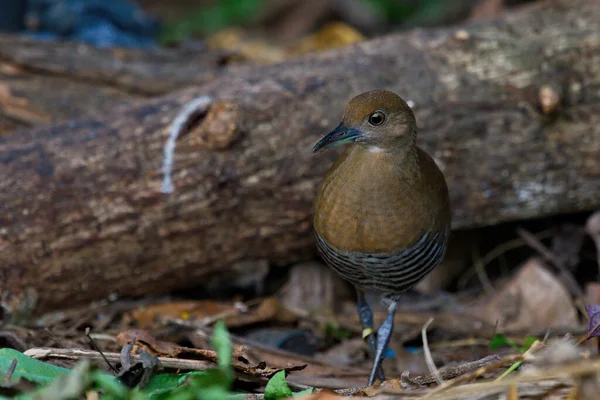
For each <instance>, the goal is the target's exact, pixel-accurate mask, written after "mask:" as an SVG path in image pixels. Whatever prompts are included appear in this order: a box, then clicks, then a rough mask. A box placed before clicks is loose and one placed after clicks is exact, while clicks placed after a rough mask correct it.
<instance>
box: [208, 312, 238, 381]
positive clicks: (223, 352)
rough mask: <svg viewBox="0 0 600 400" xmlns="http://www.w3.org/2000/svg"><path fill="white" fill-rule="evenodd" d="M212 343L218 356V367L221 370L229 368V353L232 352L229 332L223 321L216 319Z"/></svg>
mask: <svg viewBox="0 0 600 400" xmlns="http://www.w3.org/2000/svg"><path fill="white" fill-rule="evenodd" d="M212 344H213V347H214V348H215V351H216V352H217V354H218V356H219V358H218V362H219V368H220V369H221V370H222V371H229V370H230V369H231V355H232V353H233V347H232V346H231V341H230V340H229V332H227V328H226V327H225V323H224V322H223V321H217V322H216V323H215V328H214V331H213V338H212Z"/></svg>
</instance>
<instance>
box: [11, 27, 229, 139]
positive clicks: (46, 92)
mask: <svg viewBox="0 0 600 400" xmlns="http://www.w3.org/2000/svg"><path fill="white" fill-rule="evenodd" d="M226 56H227V54H225V53H224V52H221V51H209V50H208V49H204V50H203V51H190V50H185V49H164V48H159V49H149V50H139V49H102V48H95V47H93V46H90V45H86V44H83V43H77V42H46V41H37V40H34V39H32V38H29V37H25V36H18V35H8V34H0V135H2V134H5V133H7V132H10V131H12V130H14V129H17V128H23V127H31V126H37V125H47V124H50V123H57V122H62V121H66V120H70V119H74V118H82V117H96V118H97V117H102V116H104V115H105V114H106V113H107V112H109V111H110V110H112V109H114V108H116V107H118V106H126V105H132V104H134V103H135V102H136V101H139V100H144V99H147V98H150V97H154V96H158V95H162V94H166V93H168V92H171V91H173V90H176V89H181V88H184V87H188V86H190V85H193V84H202V83H204V82H206V81H207V80H210V79H212V77H214V75H215V74H218V73H219V72H220V70H221V69H222V65H221V64H222V63H223V61H224V59H225V58H226Z"/></svg>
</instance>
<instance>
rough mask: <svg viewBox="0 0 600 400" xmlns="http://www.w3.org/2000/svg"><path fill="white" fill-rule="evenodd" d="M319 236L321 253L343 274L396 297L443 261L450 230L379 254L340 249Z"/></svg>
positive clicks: (358, 284) (361, 283) (352, 281)
mask: <svg viewBox="0 0 600 400" xmlns="http://www.w3.org/2000/svg"><path fill="white" fill-rule="evenodd" d="M316 236H317V247H318V249H319V253H320V254H321V256H322V257H323V259H324V260H325V262H326V263H327V264H328V265H329V266H330V267H332V268H333V269H334V270H335V271H336V272H337V273H338V274H340V276H342V277H343V278H344V279H346V280H348V281H349V282H350V283H352V284H353V285H355V286H357V287H359V288H361V289H366V290H376V291H378V292H380V293H382V294H383V295H384V296H385V297H389V298H392V299H393V298H395V297H400V295H401V294H402V293H403V292H404V291H406V290H408V289H410V288H412V287H414V286H416V285H417V284H418V283H419V282H420V281H421V280H422V279H423V278H424V277H425V276H426V275H427V274H428V273H429V272H431V270H432V269H433V268H435V267H436V266H438V265H439V264H440V263H441V262H442V260H443V258H444V253H445V251H446V243H447V239H448V230H447V229H446V230H444V231H442V232H436V233H433V234H430V233H428V234H425V235H424V236H423V237H422V238H421V239H420V240H419V241H418V242H417V243H416V244H415V245H414V246H413V247H410V248H408V249H404V250H399V251H396V252H391V253H375V254H364V253H353V252H340V251H338V250H336V249H334V248H333V247H331V246H330V245H329V244H328V243H327V242H326V241H325V240H324V239H323V238H322V237H321V236H319V234H317V235H316Z"/></svg>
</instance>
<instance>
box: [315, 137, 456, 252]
mask: <svg viewBox="0 0 600 400" xmlns="http://www.w3.org/2000/svg"><path fill="white" fill-rule="evenodd" d="M409 156H412V157H413V159H412V160H398V159H394V158H393V157H395V155H394V154H390V153H384V152H370V151H368V150H365V149H364V148H361V147H360V146H359V145H354V146H352V147H350V148H349V149H348V150H346V152H345V153H344V154H343V155H342V156H341V157H340V158H339V159H338V161H337V162H336V163H335V164H334V165H333V167H332V168H331V169H330V171H329V172H328V174H327V176H326V177H325V180H324V182H323V185H322V186H321V189H320V192H319V195H318V197H317V200H316V203H315V219H314V225H315V229H316V231H317V233H318V234H319V236H321V237H322V238H323V239H324V240H325V241H326V242H327V243H328V244H329V245H330V246H332V247H333V248H335V249H337V250H339V251H344V252H354V253H389V252H394V251H398V250H402V249H408V248H410V247H411V246H413V245H414V244H415V243H417V242H418V241H419V239H421V238H422V237H423V235H424V234H426V233H428V232H436V231H438V232H441V231H444V230H445V229H447V228H449V224H450V214H449V205H448V191H447V188H446V183H445V180H444V177H443V175H442V173H441V171H440V170H439V169H438V167H437V166H436V165H435V162H434V161H433V160H432V159H431V157H429V156H428V155H427V154H426V153H424V152H423V151H422V150H420V149H416V152H415V153H414V154H411V155H409ZM390 157H391V158H390Z"/></svg>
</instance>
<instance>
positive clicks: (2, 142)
mask: <svg viewBox="0 0 600 400" xmlns="http://www.w3.org/2000/svg"><path fill="white" fill-rule="evenodd" d="M598 20H600V8H598V7H596V6H595V5H594V4H593V2H585V1H581V0H580V1H556V2H543V3H536V5H535V6H533V7H532V8H530V9H528V10H524V11H521V12H519V13H517V14H507V15H505V16H504V17H503V18H502V19H500V20H497V21H492V22H488V23H485V24H483V23H479V24H471V25H464V26H460V27H454V28H444V29H435V30H415V31H411V32H408V33H406V34H400V35H392V36H388V37H384V38H380V39H376V40H372V41H368V42H365V43H361V44H359V45H356V46H352V47H347V48H343V49H339V50H336V51H332V52H328V53H323V54H319V55H314V56H310V57H304V58H300V59H297V60H294V61H289V62H286V63H283V64H280V65H272V66H267V67H240V68H236V69H235V70H232V71H231V72H230V73H228V74H224V75H223V76H221V77H218V78H216V79H215V80H213V81H211V82H208V83H206V84H204V85H202V86H200V87H191V88H188V89H185V90H183V91H180V92H176V93H173V94H169V95H167V96H164V97H160V98H158V99H154V100H151V101H148V102H145V103H143V104H138V105H135V106H132V107H129V108H119V109H116V110H114V111H112V112H111V113H108V114H107V115H106V116H105V117H104V118H100V117H95V118H87V119H80V120H74V121H70V122H66V123H63V124H58V125H53V126H49V127H43V128H38V129H32V130H28V131H23V132H15V133H13V134H10V135H7V136H3V137H0V161H1V162H2V166H3V177H2V179H1V180H0V193H1V194H0V226H1V227H0V265H1V272H2V273H1V274H0V288H1V291H2V292H1V299H2V305H3V306H4V307H5V309H6V310H7V311H9V312H13V313H17V314H18V313H20V312H24V311H23V310H31V308H32V307H34V306H33V305H34V304H35V310H36V311H43V310H48V309H50V308H54V307H58V306H64V305H65V304H72V303H80V302H84V301H89V300H93V299H100V298H104V297H106V296H108V295H109V294H111V293H115V294H118V295H142V294H151V293H164V292H167V291H170V290H174V289H178V288H190V287H194V286H199V285H203V286H204V287H207V286H211V285H213V286H215V285H216V287H219V285H224V284H229V283H231V282H232V281H234V280H244V279H250V280H252V279H261V276H262V275H261V274H264V272H265V269H266V268H268V265H269V264H271V265H280V264H286V263H291V262H295V261H298V260H302V259H306V258H310V257H312V256H314V243H313V236H312V227H311V216H312V202H313V200H314V196H315V193H316V190H317V187H318V185H319V183H320V181H321V179H322V176H323V173H324V172H325V171H326V169H327V168H328V167H329V165H330V163H331V162H332V160H333V159H334V158H335V154H333V152H330V153H325V154H319V155H313V154H311V152H310V149H311V146H312V144H313V143H314V142H315V140H317V139H318V138H319V137H320V135H321V134H323V133H325V132H327V131H328V129H330V128H331V127H333V126H335V125H336V124H337V122H338V121H339V119H340V116H341V111H342V107H343V105H344V103H345V102H346V101H347V100H348V98H350V97H351V96H353V95H355V94H357V93H360V92H362V91H365V90H370V89H373V88H388V89H390V90H393V91H395V92H397V93H399V94H401V95H402V96H403V97H405V98H406V99H407V100H409V101H410V102H411V104H413V105H414V110H415V114H416V117H417V121H418V123H419V126H420V133H419V143H420V145H421V146H422V147H424V148H425V149H426V150H427V151H429V152H430V154H432V155H434V156H435V158H436V159H437V161H438V162H439V163H440V165H441V166H442V168H443V170H444V173H445V174H446V177H447V179H448V182H449V186H450V192H451V201H452V204H453V212H454V223H453V226H454V228H456V229H462V228H471V227H477V226H482V225H490V224H495V223H499V222H503V221H510V220H515V219H526V218H534V217H542V216H547V215H552V214H557V213H566V212H576V211H582V210H589V209H592V208H595V207H598V206H599V205H600V157H599V151H600V101H599V100H600V91H599V90H598V82H599V81H600V80H599V77H600V62H599V61H600V25H598V23H597V21H598ZM199 96H206V97H201V98H200V102H199V103H198V104H200V103H202V102H203V101H206V105H207V111H206V112H204V113H201V115H194V113H190V118H189V121H183V122H182V126H184V128H183V131H182V133H181V134H180V138H179V139H178V140H177V142H176V147H175V150H174V159H173V163H174V164H173V171H172V182H173V189H174V191H173V192H172V193H170V194H169V193H163V192H161V185H162V184H163V174H162V173H161V171H162V168H163V161H164V160H163V152H164V149H165V145H166V143H167V139H168V134H169V127H170V125H171V123H172V120H173V119H174V118H175V116H176V115H177V114H179V113H180V112H181V110H182V109H185V108H186V105H188V107H189V103H190V102H192V103H193V102H194V101H195V99H196V100H197V99H198V97H199ZM196 114H198V113H196Z"/></svg>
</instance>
